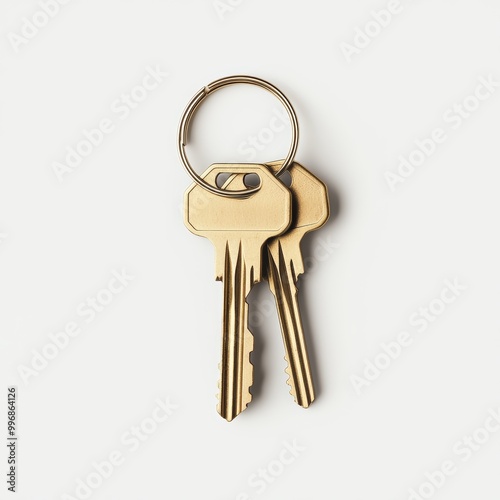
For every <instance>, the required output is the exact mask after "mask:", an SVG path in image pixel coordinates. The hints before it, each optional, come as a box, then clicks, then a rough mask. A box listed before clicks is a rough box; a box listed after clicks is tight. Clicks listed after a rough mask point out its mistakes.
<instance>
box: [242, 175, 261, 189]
mask: <svg viewBox="0 0 500 500" xmlns="http://www.w3.org/2000/svg"><path fill="white" fill-rule="evenodd" d="M243 182H244V183H245V186H246V187H248V188H252V187H258V186H260V177H259V176H258V175H257V174H246V175H245V177H243Z"/></svg>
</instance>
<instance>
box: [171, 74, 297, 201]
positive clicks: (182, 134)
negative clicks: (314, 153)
mask: <svg viewBox="0 0 500 500" xmlns="http://www.w3.org/2000/svg"><path fill="white" fill-rule="evenodd" d="M236 83H246V84H250V85H257V86H258V87H261V88H263V89H265V90H267V91H268V92H270V93H271V94H273V95H274V96H275V97H276V98H278V99H279V101H280V102H281V104H283V106H284V107H285V109H286V111H287V112H288V116H289V117H290V121H291V123H292V144H291V145H290V150H289V151H288V155H287V157H286V158H285V160H284V161H283V165H282V166H281V168H280V169H279V170H278V171H276V173H275V175H280V174H281V173H283V172H284V171H285V170H286V169H287V168H288V167H289V166H290V165H291V164H292V162H293V160H294V158H295V153H296V152H297V147H298V144H299V122H298V120H297V115H296V114H295V110H294V109H293V107H292V105H291V104H290V101H289V100H288V99H287V98H286V96H285V95H284V94H283V93H282V92H281V90H279V89H278V88H276V87H275V86H274V85H272V84H270V83H269V82H266V81H265V80H261V79H260V78H256V77H254V76H245V75H235V76H228V77H225V78H221V79H219V80H215V81H213V82H212V83H209V84H208V85H207V86H205V87H203V88H202V89H200V91H199V92H198V93H197V94H196V95H195V96H194V97H193V98H192V99H191V101H190V102H189V104H188V105H187V107H186V109H185V111H184V114H183V115H182V118H181V122H180V124H179V142H178V148H179V155H180V158H181V161H182V164H183V165H184V168H185V169H186V170H187V173H188V174H189V175H190V176H191V177H192V179H193V180H194V181H195V182H196V183H197V184H198V185H200V186H202V187H203V188H205V189H207V190H208V191H210V192H211V193H214V194H218V195H221V196H226V197H230V198H231V197H234V198H237V197H239V198H241V197H246V196H248V195H250V194H252V193H256V192H257V191H258V190H259V189H260V185H259V186H256V187H251V188H248V189H243V190H239V191H226V190H224V189H220V188H218V187H217V186H212V185H211V184H209V183H208V182H206V181H204V180H203V179H202V178H201V177H200V176H199V175H198V174H197V173H196V172H195V171H194V169H193V167H192V166H191V164H190V163H189V160H188V158H187V155H186V145H187V142H188V132H189V125H190V124H191V120H192V118H193V116H194V114H195V112H196V110H197V109H198V106H199V105H200V104H201V103H202V102H203V100H204V99H205V98H206V97H208V96H209V95H210V94H211V93H212V92H215V91H217V90H219V89H221V88H223V87H226V86H228V85H234V84H236Z"/></svg>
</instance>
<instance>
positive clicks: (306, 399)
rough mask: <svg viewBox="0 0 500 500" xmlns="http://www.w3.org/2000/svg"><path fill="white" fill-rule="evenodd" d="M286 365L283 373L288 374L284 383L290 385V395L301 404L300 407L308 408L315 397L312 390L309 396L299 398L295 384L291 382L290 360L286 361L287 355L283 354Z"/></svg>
mask: <svg viewBox="0 0 500 500" xmlns="http://www.w3.org/2000/svg"><path fill="white" fill-rule="evenodd" d="M284 359H285V361H286V363H287V365H286V368H285V373H286V374H287V375H288V379H287V381H286V383H287V384H288V385H289V386H290V395H291V396H293V399H294V401H295V402H296V403H297V404H298V405H299V406H301V407H302V408H309V406H310V405H311V403H312V402H313V401H314V399H315V395H314V391H313V393H312V394H311V395H310V396H305V397H304V398H299V397H298V395H297V391H296V389H295V384H294V382H293V376H292V369H291V368H290V362H289V361H288V357H287V356H286V355H285V357H284Z"/></svg>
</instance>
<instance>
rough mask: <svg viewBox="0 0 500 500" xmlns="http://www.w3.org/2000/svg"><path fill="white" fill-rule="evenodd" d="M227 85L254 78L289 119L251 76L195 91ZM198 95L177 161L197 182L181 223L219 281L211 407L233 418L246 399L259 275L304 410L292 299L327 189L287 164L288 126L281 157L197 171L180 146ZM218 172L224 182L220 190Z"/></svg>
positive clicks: (304, 382)
mask: <svg viewBox="0 0 500 500" xmlns="http://www.w3.org/2000/svg"><path fill="white" fill-rule="evenodd" d="M235 79H236V81H235ZM241 79H245V81H241ZM248 79H251V81H248ZM220 82H222V84H221V83H220ZM232 83H252V84H255V85H259V86H261V87H264V88H266V89H267V90H270V91H271V92H273V93H274V94H275V95H277V96H278V97H279V98H280V100H282V102H283V103H284V105H285V107H286V108H287V110H288V111H289V114H290V115H291V117H292V118H294V117H295V114H294V112H293V108H292V107H291V105H290V103H289V102H288V100H286V98H285V97H284V96H283V95H282V94H281V93H279V91H278V90H277V89H276V88H275V87H273V86H272V85H271V84H269V83H268V82H264V81H263V80H260V79H256V78H254V77H229V78H226V79H222V80H218V81H216V82H214V83H213V84H211V85H214V86H215V88H214V89H211V87H210V86H207V87H205V88H204V89H202V90H201V91H200V93H201V92H204V94H203V96H202V97H201V99H203V98H204V97H206V95H208V93H210V92H211V91H213V90H217V88H220V87H221V86H225V85H229V84H232ZM217 84H218V85H219V87H217V86H216V85H217ZM277 93H279V94H277ZM196 97H197V96H195V98H194V99H193V101H192V102H191V103H190V105H189V106H188V108H187V109H186V112H185V115H184V117H183V120H182V121H181V129H180V131H181V133H180V151H181V159H182V160H183V163H184V165H185V166H186V168H187V170H188V172H189V173H190V174H191V175H192V177H193V179H194V180H195V182H194V183H193V184H192V185H191V186H190V187H189V188H188V190H187V191H186V194H185V198H184V207H185V216H184V220H185V224H186V226H187V228H188V229H189V230H190V231H191V232H192V233H194V234H196V235H199V236H204V237H206V238H208V239H209V240H210V241H212V243H213V245H214V247H215V252H216V280H220V281H222V282H223V285H224V301H223V320H222V359H221V362H220V365H219V367H220V381H219V404H218V406H217V410H218V412H219V414H220V415H221V416H222V417H224V418H225V419H226V420H227V421H231V420H233V419H234V418H235V417H236V416H237V415H239V414H240V413H241V412H242V411H243V410H244V409H245V408H246V407H247V405H248V403H250V401H251V399H252V395H251V392H250V387H251V386H252V382H253V365H252V363H251V361H250V353H251V352H252V350H253V343H254V339H253V335H252V334H251V332H250V331H249V328H248V303H247V300H246V299H247V296H248V295H249V293H250V291H251V290H252V287H253V286H254V285H255V284H256V283H258V282H260V281H261V280H262V279H263V278H264V279H265V280H267V281H268V283H269V288H270V290H271V292H272V293H273V295H274V297H275V300H276V306H277V312H278V317H279V320H280V325H281V331H282V337H283V342H284V346H285V359H286V361H287V363H288V366H287V369H286V372H287V373H288V375H289V378H288V381H287V383H288V384H289V385H290V388H291V390H290V394H292V396H293V397H294V399H295V401H296V402H297V403H298V404H299V405H300V406H302V407H304V408H307V407H308V406H309V405H310V404H311V403H312V401H313V400H314V386H313V380H312V375H311V369H310V364H309V359H308V354H307V348H306V342H305V338H304V331H303V325H302V320H301V317H300V311H299V304H298V297H297V292H298V290H297V280H298V278H299V276H300V275H301V274H302V273H303V272H304V264H303V259H302V253H301V249H300V243H301V240H302V238H303V236H304V235H305V234H306V233H308V232H310V231H313V230H315V229H318V228H319V227H321V226H322V225H324V224H325V222H326V221H327V220H328V217H329V201H328V191H327V188H326V186H325V184H324V183H323V182H322V181H321V180H319V179H318V178H317V177H315V176H314V175H313V174H311V173H310V172H309V171H308V170H306V169H305V168H304V167H303V166H301V165H300V164H299V163H297V162H294V161H293V156H294V154H295V149H296V142H297V136H298V130H297V129H296V128H293V130H292V139H293V140H292V148H291V150H290V153H289V155H288V157H287V158H286V159H284V160H280V161H275V162H271V163H266V164H257V163H246V164H214V165H212V166H211V167H209V168H208V169H207V170H206V171H205V172H204V173H203V174H202V175H201V177H200V176H198V175H197V174H196V173H195V172H194V171H193V170H192V167H191V165H190V164H189V162H188V161H187V157H186V156H185V149H184V148H185V145H186V142H187V140H186V138H187V128H188V126H189V120H190V119H191V117H192V114H193V112H194V110H193V109H192V108H193V106H194V109H196V107H197V106H198V105H199V102H197V101H196ZM198 99H199V98H198ZM201 99H199V101H201ZM193 103H194V104H193ZM290 110H291V111H290ZM293 123H294V121H293V119H292V124H293ZM295 123H296V121H295ZM285 170H288V172H289V174H290V178H291V184H290V186H287V185H285V184H284V183H283V182H282V181H281V179H280V177H279V175H280V174H282V173H283V172H284V171H285ZM250 175H257V176H258V178H259V184H258V185H257V186H253V187H252V186H249V185H248V181H247V180H248V178H249V176H250ZM221 177H226V180H225V182H224V183H223V184H222V185H221V187H218V184H220V182H218V181H219V180H220V178H221Z"/></svg>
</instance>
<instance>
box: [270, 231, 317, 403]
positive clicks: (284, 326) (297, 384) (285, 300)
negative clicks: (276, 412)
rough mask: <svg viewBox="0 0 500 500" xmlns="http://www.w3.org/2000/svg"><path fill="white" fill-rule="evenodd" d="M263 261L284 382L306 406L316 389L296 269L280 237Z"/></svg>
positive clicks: (297, 400)
mask: <svg viewBox="0 0 500 500" xmlns="http://www.w3.org/2000/svg"><path fill="white" fill-rule="evenodd" d="M266 264H267V279H268V282H269V288H270V290H271V292H272V294H273V295H274V297H275V300H276V306H277V310H278V317H279V321H280V325H281V333H282V337H283V344H284V346H285V361H286V362H287V368H286V369H285V372H286V373H287V374H288V376H289V377H288V380H287V384H288V385H289V386H290V394H291V395H292V396H293V398H294V399H295V401H296V402H297V404H299V405H300V406H302V407H303V408H307V407H309V405H310V404H311V403H312V402H313V401H314V398H315V393H314V385H313V381H312V375H311V367H310V363H309V356H308V353H307V347H306V343H305V338H304V329H303V326H302V320H301V316H300V310H299V302H298V295H297V294H298V290H297V286H296V278H295V270H294V269H293V262H292V260H286V259H285V253H284V252H283V248H282V246H281V244H280V242H279V240H278V241H276V244H273V245H268V250H267V263H266Z"/></svg>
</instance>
